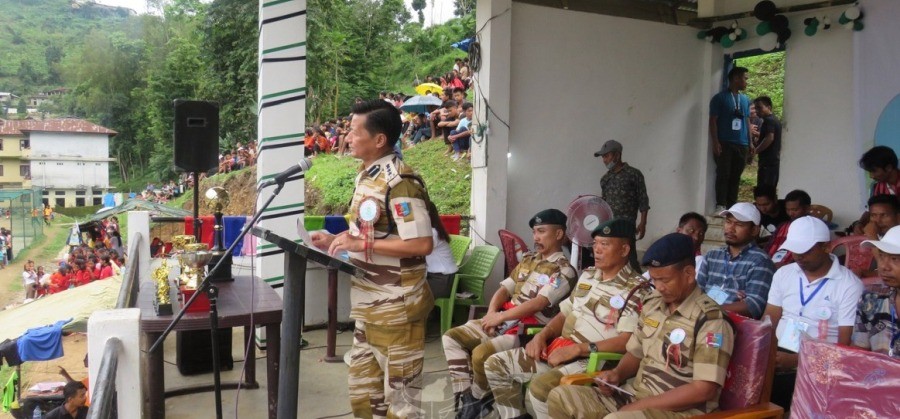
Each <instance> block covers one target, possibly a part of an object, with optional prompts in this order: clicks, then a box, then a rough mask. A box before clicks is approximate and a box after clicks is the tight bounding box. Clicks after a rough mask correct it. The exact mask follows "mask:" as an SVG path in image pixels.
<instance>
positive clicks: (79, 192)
mask: <svg viewBox="0 0 900 419" xmlns="http://www.w3.org/2000/svg"><path fill="white" fill-rule="evenodd" d="M84 193H85V191H75V196H84Z"/></svg>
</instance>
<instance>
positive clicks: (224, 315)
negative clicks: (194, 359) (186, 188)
mask: <svg viewBox="0 0 900 419" xmlns="http://www.w3.org/2000/svg"><path fill="white" fill-rule="evenodd" d="M206 196H207V200H208V202H209V207H210V209H212V210H213V212H214V213H215V215H216V225H215V227H214V234H215V239H214V245H213V248H212V249H210V248H209V245H207V244H206V243H197V241H196V237H195V236H192V235H180V236H175V237H173V238H172V254H173V257H174V259H175V260H176V261H177V265H178V266H177V268H176V269H171V268H170V263H171V261H170V260H163V262H162V264H161V265H160V266H158V267H157V268H155V269H153V270H152V271H151V275H150V276H151V280H150V281H146V282H144V283H142V284H141V288H140V293H139V294H138V295H139V296H138V307H139V308H140V309H141V333H142V335H143V337H142V339H141V346H142V350H143V351H144V352H148V349H149V346H150V345H152V344H153V342H155V341H156V340H157V339H158V338H159V337H160V336H162V332H163V331H164V330H165V329H166V327H167V326H168V325H169V323H170V322H171V321H172V319H173V317H174V313H178V312H179V311H180V310H181V309H182V308H183V307H184V305H185V302H186V301H187V300H189V299H190V298H191V296H192V295H193V294H194V293H196V292H197V291H198V287H199V286H200V282H201V281H202V280H203V278H204V277H205V276H206V275H207V270H208V269H212V266H213V265H214V263H215V262H217V261H218V259H219V258H228V260H226V261H224V262H223V264H225V265H226V266H223V268H227V270H226V269H222V268H220V270H219V271H224V272H223V273H221V274H218V275H214V277H215V280H214V281H213V282H214V285H213V286H212V288H213V289H214V290H215V291H214V293H215V294H214V296H215V299H214V301H213V303H214V304H213V307H212V308H213V309H215V310H217V312H218V313H217V314H218V315H217V316H215V318H216V319H217V323H218V324H217V327H219V328H231V327H239V326H242V327H243V328H244V339H243V346H244V347H245V348H247V350H246V352H245V353H244V360H249V361H248V362H247V365H246V371H245V374H244V381H243V383H240V387H241V388H244V389H256V388H259V384H258V383H257V381H256V363H255V362H254V361H255V359H256V344H255V342H253V339H254V328H255V327H256V326H262V327H265V330H266V338H267V353H266V365H267V368H266V370H267V379H266V382H267V385H268V399H269V417H274V416H275V411H274V410H273V406H274V405H275V403H274V401H275V400H276V399H277V395H278V358H279V349H280V340H281V320H282V307H283V305H282V300H281V297H279V296H278V294H276V293H275V291H274V290H273V289H272V287H270V286H269V285H268V284H266V283H265V282H263V281H261V280H259V279H258V278H255V277H253V276H252V274H249V275H245V276H237V277H234V278H232V275H231V260H230V259H231V255H226V254H225V252H224V249H223V245H224V240H223V228H222V209H223V208H224V206H225V205H227V200H228V195H227V193H226V192H225V190H224V189H222V188H213V189H211V190H210V191H207V194H206ZM173 270H174V271H175V272H173V274H174V273H176V272H177V275H170V271H173ZM173 276H175V278H172V277H173ZM197 297H198V298H196V301H194V303H193V304H192V305H191V306H190V307H189V309H188V310H187V313H186V314H185V315H184V317H183V318H182V319H181V321H180V322H179V323H178V324H177V326H176V327H175V329H174V330H175V331H194V330H210V329H211V326H212V321H211V318H210V309H211V306H210V299H209V297H208V296H207V295H205V293H202V294H201V295H198V296H197ZM251 319H252V323H251ZM164 370H165V366H164V362H163V351H161V350H159V351H151V352H149V353H147V364H146V369H145V371H144V391H145V393H144V394H146V395H147V397H145V405H144V409H145V410H144V411H145V412H146V413H147V415H148V416H149V417H150V418H164V417H165V398H166V397H171V396H177V395H184V394H192V393H198V392H207V391H212V390H213V385H203V386H194V387H181V388H173V389H169V390H166V387H165V374H164ZM238 385H239V383H236V382H235V383H223V384H222V386H221V387H222V388H223V389H235V388H237V387H238Z"/></svg>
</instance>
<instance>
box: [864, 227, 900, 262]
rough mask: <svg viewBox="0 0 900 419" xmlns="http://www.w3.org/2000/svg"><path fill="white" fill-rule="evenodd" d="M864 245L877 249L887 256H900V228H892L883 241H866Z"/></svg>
mask: <svg viewBox="0 0 900 419" xmlns="http://www.w3.org/2000/svg"><path fill="white" fill-rule="evenodd" d="M862 245H863V246H867V247H877V248H878V250H881V251H882V252H884V253H887V254H891V255H900V226H895V227H891V229H890V230H888V232H887V233H886V234H885V235H884V237H882V238H881V240H866V241H864V242H862Z"/></svg>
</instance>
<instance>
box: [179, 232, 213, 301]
mask: <svg viewBox="0 0 900 419" xmlns="http://www.w3.org/2000/svg"><path fill="white" fill-rule="evenodd" d="M212 258H213V253H212V252H211V251H209V246H208V245H207V244H206V243H192V244H188V245H185V246H184V252H181V253H179V254H178V262H179V263H180V264H181V275H180V276H179V277H178V280H179V289H180V290H181V298H182V301H181V303H182V305H184V304H185V302H186V301H187V300H189V299H190V298H191V296H192V295H194V293H195V292H197V287H199V286H200V281H202V280H203V277H204V276H205V274H206V265H207V264H209V261H210V260H211V259H212ZM207 310H209V299H208V298H207V297H206V295H205V294H201V295H200V296H199V297H197V301H195V302H194V304H192V305H191V306H190V307H188V312H189V313H191V312H199V311H207Z"/></svg>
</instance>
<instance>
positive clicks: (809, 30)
mask: <svg viewBox="0 0 900 419" xmlns="http://www.w3.org/2000/svg"><path fill="white" fill-rule="evenodd" d="M818 31H819V28H818V27H817V26H816V25H809V26H807V27H806V29H804V30H803V32H804V33H805V34H806V36H813V35H815V34H816V32H818Z"/></svg>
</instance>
